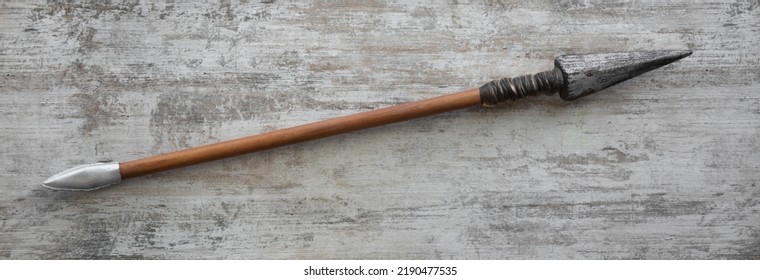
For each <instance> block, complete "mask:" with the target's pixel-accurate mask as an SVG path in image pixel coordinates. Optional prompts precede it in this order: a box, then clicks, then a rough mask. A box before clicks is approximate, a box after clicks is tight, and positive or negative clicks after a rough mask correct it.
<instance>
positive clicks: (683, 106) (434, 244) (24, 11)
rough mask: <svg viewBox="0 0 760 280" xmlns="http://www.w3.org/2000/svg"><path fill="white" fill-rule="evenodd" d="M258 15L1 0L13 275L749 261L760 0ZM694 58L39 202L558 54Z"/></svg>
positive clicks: (331, 7) (374, 7) (201, 6)
mask: <svg viewBox="0 0 760 280" xmlns="http://www.w3.org/2000/svg"><path fill="white" fill-rule="evenodd" d="M263 2H266V3H263ZM263 2H259V1H243V2H240V3H237V2H235V3H232V2H227V1H222V2H212V3H172V2H160V3H155V4H153V3H133V2H131V1H130V2H124V3H119V2H115V1H114V2H112V3H109V4H102V3H89V2H88V3H65V4H61V3H55V2H51V3H45V2H40V3H35V2H29V1H9V2H2V3H0V151H1V152H2V156H0V191H2V192H3V195H2V196H0V258H8V259H39V258H63V259H68V258H140V259H142V258H147V259H154V258H155V259H164V258H191V259H207V258H209V259H230V258H246V259H249V258H250V259H262V258H266V259H304V258H327V259H333V258H348V259H355V258H370V259H388V258H402V259H465V258H467V259H512V258H517V259H525V258H528V259H533V258H538V259H546V258H573V259H632V258H646V259H758V258H760V186H758V184H759V183H760V182H758V181H760V142H759V141H758V138H760V94H758V93H759V92H760V52H758V43H760V4H758V2H757V1H720V2H716V1H535V2H532V3H521V2H522V1H483V2H481V1H457V2H449V3H442V2H440V1H421V2H414V3H410V2H413V1H361V2H358V1H356V2H355V1H303V2H300V3H292V2H282V1H263ZM684 48H689V49H692V50H694V54H693V55H692V56H690V57H688V58H687V59H684V60H682V61H679V62H677V63H675V64H672V65H669V66H666V67H663V68H661V69H658V70H656V71H654V72H650V73H647V74H645V75H642V76H640V77H638V78H637V79H634V80H631V81H628V82H625V83H622V84H620V85H617V86H615V87H613V88H610V89H608V90H606V91H605V92H603V93H598V94H594V95H592V96H589V97H585V98H584V99H581V100H578V101H575V102H564V101H561V100H560V99H559V98H557V97H556V96H554V97H539V98H531V99H526V100H521V102H515V103H514V104H507V105H505V106H501V107H497V108H488V109H483V108H478V109H469V110H464V111H458V112H453V113H448V114H443V115H439V116H434V117H429V118H425V119H419V120H414V121H410V122H406V123H400V124H394V125H389V126H383V127H379V128H374V129H371V130H366V131H361V132H357V133H351V134H348V135H342V136H336V137H332V138H327V139H323V140H318V141H314V142H309V143H305V144H299V145H296V146H290V147H283V148H278V149H275V150H271V151H265V152H261V153H255V154H251V155H246V156H242V157H236V158H231V159H227V160H223V161H216V162H211V163H207V164H203V165H199V166H193V167H189V168H185V169H178V170H173V171H168V172H165V173H160V174H154V175H150V176H146V177H141V178H136V179H134V180H130V181H128V182H126V183H125V184H122V185H119V186H118V187H113V188H110V189H104V190H102V191H96V192H88V193H64V192H52V191H50V190H46V189H42V188H40V187H39V186H38V185H39V183H40V182H41V181H42V180H44V179H45V178H46V177H47V176H49V175H51V174H53V173H56V172H58V171H60V170H63V169H66V168H68V167H71V166H73V165H77V164H84V163H91V162H94V161H97V160H102V159H112V160H117V161H121V160H131V159H136V158H141V157H145V156H149V155H154V154H158V153H162V152H168V151H173V150H177V149H181V148H186V147H191V146H196V145H202V144H208V143H214V142H218V141H222V140H227V139H232V138H236V137H241V136H246V135H250V134H254V133H259V132H265V131H271V130H274V129H279V128H286V127H291V126H295V125H299V124H304V123H308V122H311V121H315V120H321V119H327V118H331V117H338V116H342V115H347V114H352V113H356V112H361V111H366V110H369V109H374V108H380V107H384V106H389V105H393V104H398V103H401V102H406V101H414V100H421V99H424V98H430V97H434V96H438V95H443V94H446V93H451V92H457V91H460V90H464V89H469V88H476V87H478V86H480V85H482V84H483V83H485V82H488V81H490V80H492V79H496V78H501V77H503V76H516V75H520V74H527V73H534V72H539V71H544V70H549V69H551V67H552V59H553V58H554V57H555V56H556V55H559V54H567V53H585V52H605V51H624V50H657V49H684Z"/></svg>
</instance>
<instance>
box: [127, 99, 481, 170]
mask: <svg viewBox="0 0 760 280" xmlns="http://www.w3.org/2000/svg"><path fill="white" fill-rule="evenodd" d="M478 104H480V90H478V89H471V90H467V91H463V92H459V93H454V94H449V95H444V96H439V97H435V98H430V99H425V100H420V101H416V102H409V103H404V104H401V105H396V106H391V107H387V108H382V109H377V110H372V111H367V112H363V113H358V114H353V115H348V116H344V117H338V118H334V119H329V120H324V121H320V122H315V123H309V124H304V125H300V126H295V127H291V128H286V129H280V130H275V131H271V132H266V133H262V134H258V135H252V136H247V137H243V138H238V139H234V140H229V141H224V142H219V143H215V144H210V145H205V146H200V147H194V148H190V149H186V150H181V151H176V152H171V153H166V154H161V155H157V156H152V157H147V158H142V159H137V160H133V161H127V162H122V163H120V165H119V170H120V173H121V177H122V179H127V178H132V177H137V176H141V175H146V174H150V173H154V172H159V171H164V170H169V169H174V168H180V167H185V166H189V165H194V164H199V163H203V162H207V161H212V160H218V159H223V158H227V157H232V156H237V155H241V154H247V153H252V152H257V151H262V150H267V149H273V148H277V147H281V146H286V145H290V144H295V143H300V142H305V141H310V140H315V139H320V138H324V137H329V136H334V135H338V134H343V133H347V132H352V131H357V130H362V129H366V128H372V127H376V126H381V125H386V124H391V123H395V122H401V121H406V120H411V119H416V118H420V117H425V116H430V115H435V114H440V113H444V112H449V111H453V110H457V109H463V108H467V107H472V106H475V105H478Z"/></svg>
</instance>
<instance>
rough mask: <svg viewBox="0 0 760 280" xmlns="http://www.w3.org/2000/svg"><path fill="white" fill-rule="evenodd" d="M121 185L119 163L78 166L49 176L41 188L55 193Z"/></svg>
mask: <svg viewBox="0 0 760 280" xmlns="http://www.w3.org/2000/svg"><path fill="white" fill-rule="evenodd" d="M118 183H121V174H120V173H119V163H118V162H111V163H93V164H85V165H80V166H77V167H74V168H71V169H68V170H66V171H63V172H60V173H58V174H55V175H53V176H50V178H48V179H47V180H45V182H43V183H42V186H43V187H45V188H48V189H52V190H57V191H91V190H97V189H100V188H104V187H107V186H110V185H113V184H118Z"/></svg>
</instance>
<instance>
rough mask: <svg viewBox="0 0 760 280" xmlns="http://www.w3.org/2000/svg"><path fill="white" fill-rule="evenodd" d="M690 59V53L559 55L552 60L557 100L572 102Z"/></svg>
mask: <svg viewBox="0 0 760 280" xmlns="http://www.w3.org/2000/svg"><path fill="white" fill-rule="evenodd" d="M689 55H691V51H653V52H619V53H597V54H581V55H563V56H559V57H557V59H555V60H554V65H555V66H556V67H557V69H559V71H560V72H561V73H562V79H563V87H562V88H561V89H560V91H559V96H560V97H561V98H562V99H564V100H574V99H577V98H580V97H583V96H586V95H589V94H592V93H594V92H597V91H600V90H603V89H605V88H608V87H610V86H612V85H615V84H617V83H620V82H622V81H625V80H628V79H630V78H633V77H635V76H638V75H641V74H643V73H645V72H649V71H650V70H654V69H656V68H659V67H661V66H664V65H666V64H669V63H671V62H673V61H676V60H679V59H681V58H684V57H687V56H689Z"/></svg>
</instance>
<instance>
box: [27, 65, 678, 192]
mask: <svg viewBox="0 0 760 280" xmlns="http://www.w3.org/2000/svg"><path fill="white" fill-rule="evenodd" d="M689 55H691V51H672V50H671V51H651V52H619V53H598V54H581V55H562V56H559V57H557V58H556V59H555V60H554V66H555V67H554V69H552V70H549V71H544V72H540V73H536V74H531V75H524V76H519V77H514V78H503V79H499V80H494V81H492V82H489V83H487V84H485V85H483V86H482V87H480V88H477V89H471V90H466V91H462V92H458V93H453V94H449V95H444V96H439V97H435V98H430V99H425V100H420V101H415V102H410V103H404V104H400V105H395V106H391V107H387V108H382V109H376V110H372V111H367V112H363V113H358V114H354V115H348V116H344V117H338V118H334V119H329V120H324V121H320V122H315V123H310V124H304V125H300V126H296V127H291V128H286V129H281V130H275V131H271V132H266V133H262V134H258V135H252V136H247V137H243V138H238V139H233V140H229V141H224V142H219V143H215V144H209V145H205V146H199V147H194V148H189V149H185V150H180V151H175V152H169V153H165V154H161V155H156V156H151V157H147V158H141V159H136V160H132V161H126V162H109V163H102V162H101V163H94V164H86V165H80V166H77V167H74V168H72V169H69V170H66V171H63V172H61V173H58V174H55V175H53V176H52V177H50V178H48V179H47V180H45V182H44V183H42V186H44V187H47V188H50V189H54V190H65V191H89V190H95V189H99V188H103V187H107V186H110V185H114V184H118V183H120V182H121V181H122V180H126V179H129V178H134V177H138V176H142V175H147V174H151V173H155V172H160V171H165V170H169V169H174V168H180V167H185V166H189V165H194V164H199V163H203V162H208V161H213V160H218V159H223V158H227V157H232V156H237V155H242V154H247V153H252V152H257V151H262V150H267V149H272V148H276V147H281V146H285V145H291V144H296V143H300V142H305V141H310V140H315V139H320V138H324V137H329V136H334V135H338V134H342V133H347V132H352V131H357V130H361V129H365V128H371V127H376V126H381V125H386V124H391V123H395V122H401V121H406V120H410V119H415V118H420V117H425V116H430V115H435V114H440V113H444V112H449V111H453V110H458V109H463V108H467V107H472V106H476V105H483V106H495V105H498V104H501V103H504V102H507V101H514V100H517V99H520V98H524V97H527V96H532V95H539V94H546V95H552V94H554V93H557V92H559V96H560V97H561V98H562V99H563V100H566V101H570V100H575V99H578V98H580V97H583V96H586V95H589V94H591V93H594V92H597V91H600V90H602V89H605V88H607V87H609V86H612V85H615V84H617V83H620V82H622V81H625V80H627V79H630V78H632V77H635V76H638V75H640V74H642V73H645V72H648V71H650V70H653V69H656V68H658V67H661V66H664V65H666V64H669V63H671V62H673V61H676V60H679V59H681V58H684V57H687V56H689Z"/></svg>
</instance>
